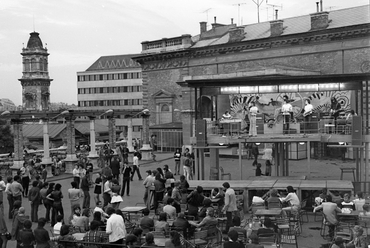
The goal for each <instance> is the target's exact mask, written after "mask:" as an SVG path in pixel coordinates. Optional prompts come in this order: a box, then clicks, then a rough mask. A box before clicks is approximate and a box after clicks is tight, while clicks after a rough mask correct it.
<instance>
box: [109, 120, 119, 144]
mask: <svg viewBox="0 0 370 248" xmlns="http://www.w3.org/2000/svg"><path fill="white" fill-rule="evenodd" d="M108 130H109V145H110V147H111V148H112V149H113V150H115V148H116V140H117V137H116V118H114V116H108Z"/></svg>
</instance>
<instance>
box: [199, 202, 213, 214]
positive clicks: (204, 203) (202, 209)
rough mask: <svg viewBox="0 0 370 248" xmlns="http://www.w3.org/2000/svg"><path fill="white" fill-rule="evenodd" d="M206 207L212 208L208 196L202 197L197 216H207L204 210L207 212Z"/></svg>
mask: <svg viewBox="0 0 370 248" xmlns="http://www.w3.org/2000/svg"><path fill="white" fill-rule="evenodd" d="M208 208H213V207H212V201H211V199H209V198H204V200H203V206H202V208H201V209H200V211H199V213H198V216H199V218H204V217H206V216H207V214H206V212H207V209H208Z"/></svg>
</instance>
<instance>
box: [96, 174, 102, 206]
mask: <svg viewBox="0 0 370 248" xmlns="http://www.w3.org/2000/svg"><path fill="white" fill-rule="evenodd" d="M102 182H103V180H102V178H101V173H100V172H99V173H98V177H97V178H96V179H95V188H94V194H95V197H94V199H95V204H96V203H98V202H99V201H100V195H101V193H102V191H101V188H102Z"/></svg>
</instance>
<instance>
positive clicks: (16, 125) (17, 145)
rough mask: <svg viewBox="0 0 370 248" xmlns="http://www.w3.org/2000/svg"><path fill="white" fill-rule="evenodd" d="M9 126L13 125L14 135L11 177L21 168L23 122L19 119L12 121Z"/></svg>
mask: <svg viewBox="0 0 370 248" xmlns="http://www.w3.org/2000/svg"><path fill="white" fill-rule="evenodd" d="M11 124H12V125H13V135H14V160H13V166H12V167H11V169H12V170H13V175H15V173H16V171H17V170H19V169H20V168H21V167H22V166H23V162H24V161H23V122H22V120H19V119H12V120H11Z"/></svg>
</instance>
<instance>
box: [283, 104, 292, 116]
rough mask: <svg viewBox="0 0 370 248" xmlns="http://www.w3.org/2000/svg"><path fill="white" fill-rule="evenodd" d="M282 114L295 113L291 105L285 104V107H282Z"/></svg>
mask: <svg viewBox="0 0 370 248" xmlns="http://www.w3.org/2000/svg"><path fill="white" fill-rule="evenodd" d="M281 112H283V114H290V112H293V107H292V105H291V104H290V103H284V104H283V106H281Z"/></svg>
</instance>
